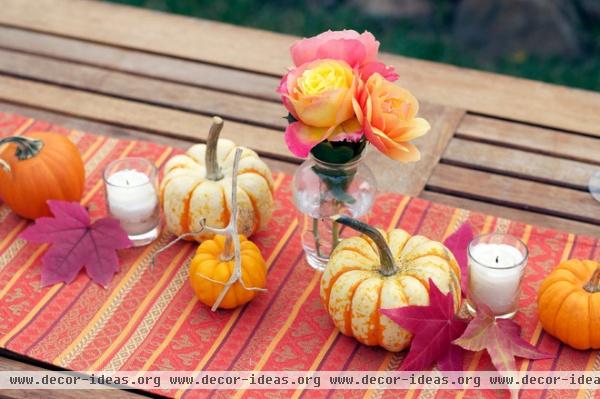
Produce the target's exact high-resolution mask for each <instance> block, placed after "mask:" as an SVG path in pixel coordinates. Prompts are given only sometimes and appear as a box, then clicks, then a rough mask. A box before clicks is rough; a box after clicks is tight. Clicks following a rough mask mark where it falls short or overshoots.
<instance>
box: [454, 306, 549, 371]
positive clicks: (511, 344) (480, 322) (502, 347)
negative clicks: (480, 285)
mask: <svg viewBox="0 0 600 399" xmlns="http://www.w3.org/2000/svg"><path fill="white" fill-rule="evenodd" d="M454 343H455V344H456V345H459V346H461V347H462V348H464V349H467V350H470V351H475V352H477V351H480V350H484V349H485V350H487V352H488V354H489V355H490V358H491V359H492V364H493V365H494V367H496V369H497V370H498V371H500V372H502V371H513V370H516V362H515V356H519V357H523V358H527V359H549V358H552V357H554V356H553V355H551V354H548V353H544V352H541V351H539V350H538V349H537V348H536V347H535V346H533V345H531V344H530V343H529V342H527V341H525V340H524V339H523V338H521V327H520V326H519V325H518V324H517V323H516V322H515V321H513V320H511V319H496V318H494V315H493V314H492V312H491V310H490V309H489V308H487V307H486V306H485V305H478V309H477V316H476V317H475V318H474V319H473V320H471V322H470V323H469V326H468V327H467V329H466V330H465V332H464V333H463V334H462V335H461V336H460V338H458V339H456V340H455V341H454Z"/></svg>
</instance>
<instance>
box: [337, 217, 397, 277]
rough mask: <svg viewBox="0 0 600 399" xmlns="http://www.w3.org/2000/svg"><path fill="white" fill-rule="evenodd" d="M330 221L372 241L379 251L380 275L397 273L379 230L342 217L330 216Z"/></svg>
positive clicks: (388, 248) (392, 258)
mask: <svg viewBox="0 0 600 399" xmlns="http://www.w3.org/2000/svg"><path fill="white" fill-rule="evenodd" d="M331 219H332V220H334V221H335V222H338V223H340V224H343V225H344V226H348V227H350V228H351V229H353V230H356V231H358V232H360V233H363V234H364V235H366V236H367V237H369V238H370V239H371V240H373V242H374V243H375V245H376V246H377V249H378V250H379V261H380V262H381V269H379V272H380V273H381V274H383V275H384V276H391V275H393V274H395V273H396V272H397V271H398V267H396V263H395V262H394V257H393V256H392V251H390V247H389V246H388V245H387V242H386V241H385V238H383V236H382V235H381V233H380V232H379V230H377V229H376V228H374V227H372V226H369V225H368V224H366V223H363V222H361V221H359V220H356V219H353V218H351V217H348V216H344V215H336V216H332V217H331Z"/></svg>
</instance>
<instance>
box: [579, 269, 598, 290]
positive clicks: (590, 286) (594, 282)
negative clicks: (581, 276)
mask: <svg viewBox="0 0 600 399" xmlns="http://www.w3.org/2000/svg"><path fill="white" fill-rule="evenodd" d="M583 289H584V290H586V291H587V292H590V293H594V292H600V267H597V268H596V270H595V271H594V274H592V278H591V279H590V281H588V282H587V284H586V285H584V286H583Z"/></svg>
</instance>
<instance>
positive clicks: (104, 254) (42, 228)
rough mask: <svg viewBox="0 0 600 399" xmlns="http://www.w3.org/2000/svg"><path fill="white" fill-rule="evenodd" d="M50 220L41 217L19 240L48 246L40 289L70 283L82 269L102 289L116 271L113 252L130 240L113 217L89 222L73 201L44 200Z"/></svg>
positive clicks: (86, 214) (117, 262) (84, 213)
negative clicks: (50, 245)
mask: <svg viewBox="0 0 600 399" xmlns="http://www.w3.org/2000/svg"><path fill="white" fill-rule="evenodd" d="M48 206H49V207H50V210H51V211H52V214H53V215H54V217H42V218H39V219H37V220H36V221H35V224H34V225H32V226H30V227H28V228H27V229H26V230H25V231H23V233H21V235H20V236H21V238H24V239H26V240H28V241H32V242H44V243H51V244H52V247H51V248H50V249H49V250H48V251H47V252H46V254H45V255H44V257H43V258H42V264H43V266H42V283H41V284H42V287H44V286H47V285H51V284H55V283H58V282H61V281H63V282H65V283H67V284H68V283H70V282H71V281H73V280H74V279H75V277H76V276H77V274H78V273H79V271H80V270H81V268H82V267H84V266H85V269H86V272H87V274H88V276H90V278H91V279H92V280H94V281H95V282H97V283H98V284H101V285H102V286H104V287H106V286H107V285H108V284H109V283H110V280H111V279H112V277H113V275H114V274H115V272H116V271H117V270H118V269H119V258H118V257H117V253H116V250H117V249H122V248H128V247H130V246H131V241H130V240H129V238H128V237H127V234H126V233H125V231H123V229H122V228H121V225H120V223H119V221H118V220H116V219H113V218H103V219H98V220H96V221H95V222H94V223H91V221H90V216H89V214H88V212H87V211H86V209H85V208H84V207H83V206H81V205H80V204H79V203H77V202H67V201H48Z"/></svg>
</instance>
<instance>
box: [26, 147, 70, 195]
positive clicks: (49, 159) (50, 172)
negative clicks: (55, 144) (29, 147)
mask: <svg viewBox="0 0 600 399" xmlns="http://www.w3.org/2000/svg"><path fill="white" fill-rule="evenodd" d="M45 155H46V156H45V157H44V162H37V164H36V165H35V167H34V168H35V169H37V168H43V169H44V172H43V175H44V176H46V178H45V183H49V182H48V180H49V178H48V177H50V176H51V177H52V180H54V181H53V182H52V183H51V185H50V186H51V187H52V191H54V188H58V191H59V193H60V198H68V192H66V191H65V187H63V186H62V184H56V182H57V180H58V181H60V180H61V178H60V177H64V176H56V173H54V169H52V168H50V167H49V165H48V163H52V164H53V165H58V166H59V168H60V169H59V170H61V169H62V168H63V165H62V163H61V162H58V163H56V162H55V161H54V157H51V156H49V153H47V154H45ZM30 159H32V158H30ZM36 173H41V171H40V170H36ZM36 187H39V186H37V185H36Z"/></svg>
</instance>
